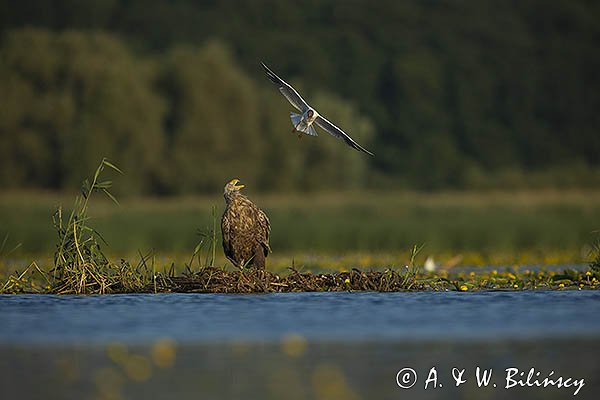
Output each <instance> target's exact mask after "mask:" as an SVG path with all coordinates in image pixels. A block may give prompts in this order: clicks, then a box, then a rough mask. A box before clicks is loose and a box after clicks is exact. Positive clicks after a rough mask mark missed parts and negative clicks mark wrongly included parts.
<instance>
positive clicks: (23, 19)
mask: <svg viewBox="0 0 600 400" xmlns="http://www.w3.org/2000/svg"><path fill="white" fill-rule="evenodd" d="M598 20H600V5H598V3H597V2H593V1H584V0H578V1H566V0H565V1H558V0H550V1H546V2H539V1H534V0H521V1H517V0H514V1H492V2H479V1H468V2H451V1H416V0H415V1H408V2H406V1H404V2H397V1H391V0H390V1H379V2H372V1H371V2H367V1H308V2H303V3H292V2H289V3H288V2H280V1H275V0H262V1H250V0H242V1H229V0H215V1H206V2H196V1H191V0H174V1H166V0H165V1H153V2H146V1H142V0H93V1H87V2H78V1H69V0H56V1H52V2H47V1H41V0H40V1H34V0H32V1H28V2H9V1H6V0H3V1H0V27H1V35H2V36H1V40H2V43H1V49H0V93H2V97H3V99H4V100H3V105H2V107H0V108H1V109H0V139H1V140H2V147H1V149H0V184H1V185H2V186H4V187H7V186H13V187H23V186H31V187H40V186H41V187H48V188H64V187H68V186H72V185H73V184H74V183H75V181H77V180H78V179H80V177H81V176H83V175H85V173H84V172H83V171H87V170H89V169H91V167H92V166H93V165H95V163H97V162H98V159H99V158H100V157H102V156H105V155H106V156H108V157H110V158H111V159H113V160H114V161H115V162H117V163H119V164H120V165H122V166H123V168H124V169H125V170H126V171H127V175H126V178H125V179H128V181H129V184H128V185H126V190H129V191H131V192H142V193H164V194H169V193H179V192H197V191H210V190H215V189H217V188H220V187H221V185H222V183H223V182H224V181H226V180H227V179H230V178H231V177H233V176H236V177H239V178H241V179H244V178H245V179H246V180H248V181H249V183H252V184H255V185H257V186H259V187H260V188H261V189H264V190H297V189H301V190H302V189H321V188H349V187H354V188H362V187H390V185H391V186H396V187H400V186H402V187H405V186H410V187H416V188H443V187H490V186H526V185H527V186H529V185H532V184H537V185H558V186H560V185H563V186H564V185H574V186H583V187H585V186H589V185H597V184H599V183H600V182H599V181H600V172H599V168H600V156H599V154H600V114H599V113H598V110H599V109H600V73H598V71H600V52H599V51H597V44H598V43H600V24H598V23H597V21H598ZM263 60H264V61H265V62H267V63H268V64H269V65H270V66H271V67H272V68H273V69H275V71H277V72H278V73H280V75H282V76H283V77H284V78H286V79H289V80H291V81H292V82H293V83H294V84H295V85H297V86H298V87H299V88H300V89H301V90H302V92H303V94H304V95H305V97H307V98H308V99H310V101H311V103H312V104H314V105H315V106H317V107H318V109H319V110H320V111H322V112H324V113H329V115H330V116H331V117H332V119H335V120H336V122H338V124H339V125H341V126H343V127H344V128H346V129H347V130H348V131H349V132H350V133H351V134H352V136H353V137H356V138H357V140H359V141H360V142H361V143H363V144H364V145H365V146H366V147H367V148H369V149H371V150H372V151H373V152H374V153H375V154H376V157H374V158H365V157H362V156H361V155H359V154H354V153H352V152H351V151H349V149H346V148H345V147H344V146H343V145H342V144H341V143H337V142H336V141H335V140H334V139H333V138H329V137H321V138H319V139H318V140H312V141H311V140H310V138H308V140H307V141H303V142H300V143H297V141H295V140H294V138H293V137H292V136H291V135H288V132H289V130H290V129H289V121H288V119H287V115H288V112H289V109H290V107H289V106H288V104H287V103H286V102H285V100H284V99H283V98H281V97H280V96H279V95H278V93H277V92H276V90H274V88H273V87H272V86H270V85H269V82H268V81H267V80H266V78H265V77H264V76H263V73H262V71H261V70H260V68H259V62H260V61H263ZM323 135H325V136H327V135H326V134H322V136H323Z"/></svg>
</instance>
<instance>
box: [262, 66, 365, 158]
mask: <svg viewBox="0 0 600 400" xmlns="http://www.w3.org/2000/svg"><path fill="white" fill-rule="evenodd" d="M261 64H262V66H263V68H264V69H265V72H266V73H267V76H268V77H269V79H270V80H271V81H272V82H273V83H274V84H276V85H277V87H278V88H279V91H280V92H281V94H282V95H283V97H285V98H286V99H287V100H288V101H289V102H290V103H291V104H292V105H293V106H294V107H295V108H296V109H297V110H298V111H300V112H301V113H302V114H296V113H294V112H291V113H290V118H291V120H292V125H293V126H294V129H292V132H294V133H296V132H297V133H299V134H298V137H299V138H301V137H302V134H303V133H304V134H306V135H311V136H318V135H317V131H316V130H315V128H314V127H313V125H312V124H313V122H316V123H317V125H319V126H320V127H321V128H322V129H323V130H324V131H326V132H327V133H329V134H330V135H332V136H335V137H336V138H339V139H342V140H343V141H344V142H346V144H347V145H348V146H350V147H353V148H354V149H356V150H358V151H362V152H365V153H367V154H369V155H371V156H372V155H373V153H371V152H370V151H369V150H367V149H365V148H364V147H362V146H361V145H360V144H358V143H356V142H355V141H354V140H353V139H352V138H351V137H350V136H348V135H347V134H346V133H345V132H344V131H342V130H341V129H340V128H338V127H337V126H335V125H334V124H332V123H331V122H329V121H328V120H327V119H326V118H325V117H323V116H322V115H319V113H318V112H317V110H315V109H314V108H312V107H311V106H309V105H308V103H307V102H306V101H304V99H303V98H302V97H301V96H300V94H299V93H298V92H297V91H296V89H294V88H293V87H292V85H290V84H289V83H287V82H285V81H284V80H283V79H281V78H280V77H278V76H277V75H276V74H275V72H273V71H271V70H270V69H269V67H267V66H266V65H265V63H261Z"/></svg>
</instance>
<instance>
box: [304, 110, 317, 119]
mask: <svg viewBox="0 0 600 400" xmlns="http://www.w3.org/2000/svg"><path fill="white" fill-rule="evenodd" d="M306 115H308V118H312V117H313V115H315V112H314V111H313V110H308V113H306Z"/></svg>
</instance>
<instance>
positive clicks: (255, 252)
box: [221, 179, 271, 269]
mask: <svg viewBox="0 0 600 400" xmlns="http://www.w3.org/2000/svg"><path fill="white" fill-rule="evenodd" d="M238 182H239V180H238V179H234V180H232V181H230V182H229V183H227V185H225V192H224V197H225V204H226V207H225V212H224V213H223V217H222V218H221V232H222V234H223V251H224V252H225V256H226V257H227V258H228V259H229V261H231V262H232V263H233V265H235V266H237V267H240V268H241V267H244V266H249V265H253V266H254V267H256V268H261V269H264V268H265V259H266V257H267V255H268V254H269V251H271V248H270V246H269V234H270V233H271V225H270V223H269V218H268V217H267V215H266V214H265V213H264V211H262V210H261V209H260V208H258V207H257V206H256V205H254V203H252V202H251V201H250V200H249V199H248V198H247V197H246V196H244V195H243V194H241V193H240V189H241V188H243V187H244V185H237V183H238Z"/></svg>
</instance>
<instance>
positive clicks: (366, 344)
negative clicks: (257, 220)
mask: <svg viewBox="0 0 600 400" xmlns="http://www.w3.org/2000/svg"><path fill="white" fill-rule="evenodd" d="M599 308H600V295H599V294H598V292H592V291H568V292H485V293H393V294H381V293H302V294H270V295H205V294H203V295H200V294H198V295H193V294H190V295H182V294H173V295H119V296H87V297H78V296H73V297H70V296H62V297H56V296H0V315H1V316H2V324H1V325H0V387H2V388H3V396H2V398H4V397H5V396H6V398H23V399H29V398H31V399H38V398H40V399H41V398H43V399H149V398H152V399H154V398H165V399H200V398H209V399H210V398H215V399H216V398H219V399H223V398H224V399H240V398H247V399H255V398H256V399H259V398H260V399H282V398H285V399H328V400H331V399H333V400H335V399H393V398H406V397H409V398H417V399H421V398H422V399H438V398H440V399H442V398H443V399H447V398H451V399H472V398H486V399H514V398H528V399H562V398H571V397H572V396H573V390H572V389H570V388H556V387H548V388H539V387H524V388H523V387H520V388H519V387H516V388H511V389H510V390H508V389H505V388H504V380H503V379H504V378H503V376H504V375H505V374H506V373H505V370H506V369H507V368H519V370H520V371H524V373H527V372H528V371H529V370H530V368H535V369H536V371H537V372H539V373H540V374H541V376H542V377H545V376H547V375H548V374H549V373H550V372H551V371H555V372H554V374H555V375H556V376H558V375H561V376H564V377H565V378H566V377H573V378H583V379H585V386H584V387H583V388H582V389H581V391H580V392H579V393H578V395H577V397H576V398H578V399H588V398H589V399H592V398H597V395H598V393H599V391H600V363H598V361H597V349H598V348H599V344H600V340H598V339H597V338H598V334H599V333H600V322H599V321H598V320H599V319H598V318H597V317H596V316H597V315H598V312H599V311H600V309H599ZM478 366H480V367H481V368H485V369H492V370H493V371H494V382H497V383H498V387H496V388H493V387H478V385H477V383H476V379H475V370H476V367H478ZM406 367H410V368H413V369H414V370H415V371H416V373H417V374H418V380H417V383H416V384H415V386H414V387H412V388H411V389H406V390H403V389H401V388H399V387H398V385H397V383H396V374H397V373H398V371H399V370H400V369H402V368H406ZM433 367H435V368H436V373H437V377H438V380H439V383H442V385H443V387H437V388H436V389H432V388H431V386H430V388H429V389H427V390H425V389H424V383H425V381H426V380H427V378H428V376H429V373H430V371H431V368H433ZM453 368H459V369H463V368H464V369H465V377H466V378H467V382H466V383H464V384H463V385H461V386H460V387H455V385H454V380H453V378H452V369H453Z"/></svg>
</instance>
